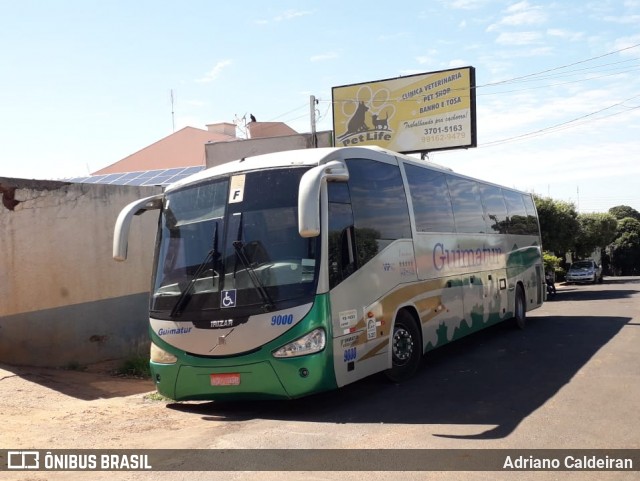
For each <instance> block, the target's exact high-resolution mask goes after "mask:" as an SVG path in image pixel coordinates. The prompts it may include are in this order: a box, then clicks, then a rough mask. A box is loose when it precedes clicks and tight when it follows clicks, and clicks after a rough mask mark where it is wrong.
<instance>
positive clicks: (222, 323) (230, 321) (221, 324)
mask: <svg viewBox="0 0 640 481" xmlns="http://www.w3.org/2000/svg"><path fill="white" fill-rule="evenodd" d="M211 327H213V328H217V327H233V319H220V320H219V321H211Z"/></svg>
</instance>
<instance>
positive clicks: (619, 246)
mask: <svg viewBox="0 0 640 481" xmlns="http://www.w3.org/2000/svg"><path fill="white" fill-rule="evenodd" d="M607 250H608V254H609V258H610V264H611V270H612V271H613V272H614V273H615V274H616V275H622V276H625V275H626V276H628V275H636V274H638V273H640V220H638V219H635V218H633V217H625V218H624V219H621V220H619V221H618V228H617V229H616V239H615V240H614V241H613V242H612V243H611V244H610V245H609V247H608V248H607Z"/></svg>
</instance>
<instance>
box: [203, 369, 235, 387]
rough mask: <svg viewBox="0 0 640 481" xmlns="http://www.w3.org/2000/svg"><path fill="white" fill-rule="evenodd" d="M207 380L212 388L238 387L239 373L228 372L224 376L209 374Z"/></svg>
mask: <svg viewBox="0 0 640 481" xmlns="http://www.w3.org/2000/svg"><path fill="white" fill-rule="evenodd" d="M209 379H210V381H211V385H212V386H239V385H240V373H239V372H230V373H225V374H210V375H209Z"/></svg>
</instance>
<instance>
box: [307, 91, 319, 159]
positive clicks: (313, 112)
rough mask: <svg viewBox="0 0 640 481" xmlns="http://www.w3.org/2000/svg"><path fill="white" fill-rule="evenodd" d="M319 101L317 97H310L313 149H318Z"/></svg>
mask: <svg viewBox="0 0 640 481" xmlns="http://www.w3.org/2000/svg"><path fill="white" fill-rule="evenodd" d="M317 103H318V101H317V100H316V97H315V95H312V96H311V97H309V114H310V117H311V140H312V142H313V147H314V148H317V147H318V137H317V136H316V104H317Z"/></svg>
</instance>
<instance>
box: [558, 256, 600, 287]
mask: <svg viewBox="0 0 640 481" xmlns="http://www.w3.org/2000/svg"><path fill="white" fill-rule="evenodd" d="M566 281H567V282H585V283H586V282H590V283H592V284H595V283H596V282H602V267H601V266H599V265H598V264H596V263H595V261H592V260H585V261H576V262H574V263H573V264H571V267H570V268H569V270H568V271H567V276H566Z"/></svg>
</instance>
